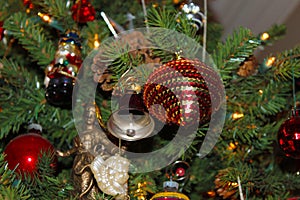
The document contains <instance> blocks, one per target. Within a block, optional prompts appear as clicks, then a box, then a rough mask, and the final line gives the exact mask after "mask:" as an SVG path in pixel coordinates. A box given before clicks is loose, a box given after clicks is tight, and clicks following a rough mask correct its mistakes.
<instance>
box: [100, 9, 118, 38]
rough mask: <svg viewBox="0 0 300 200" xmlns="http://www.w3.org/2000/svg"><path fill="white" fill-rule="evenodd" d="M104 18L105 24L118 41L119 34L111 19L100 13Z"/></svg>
mask: <svg viewBox="0 0 300 200" xmlns="http://www.w3.org/2000/svg"><path fill="white" fill-rule="evenodd" d="M100 14H101V16H102V18H103V19H104V21H105V23H106V24H107V26H108V28H109V30H110V32H111V33H112V34H113V35H114V37H115V38H116V39H117V38H118V34H117V32H116V31H115V29H114V27H113V25H112V24H111V23H110V21H109V19H108V18H107V16H106V14H105V13H104V12H101V13H100Z"/></svg>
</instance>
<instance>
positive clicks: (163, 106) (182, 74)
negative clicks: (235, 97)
mask: <svg viewBox="0 0 300 200" xmlns="http://www.w3.org/2000/svg"><path fill="white" fill-rule="evenodd" d="M220 86H222V82H221V79H220V78H219V76H218V74H217V72H216V71H215V70H214V68H212V67H209V66H207V65H206V64H205V63H203V62H201V61H199V60H197V59H194V60H190V59H185V58H180V59H177V60H172V61H170V62H167V63H166V64H164V65H162V66H160V67H158V68H157V69H155V70H154V71H153V72H152V73H151V74H150V76H149V78H148V79H147V82H146V84H145V85H144V91H143V100H144V103H145V105H146V107H147V109H148V110H149V112H150V114H151V115H153V116H155V117H156V118H157V119H159V120H160V121H162V122H166V123H171V124H176V125H180V126H188V125H193V124H196V123H200V124H203V123H206V122H208V121H209V120H210V117H211V113H212V101H215V102H216V101H217V104H218V105H220V99H221V98H220V97H221V96H220V94H221V92H219V91H221V90H222V88H221V87H220Z"/></svg>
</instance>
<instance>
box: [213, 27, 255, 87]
mask: <svg viewBox="0 0 300 200" xmlns="http://www.w3.org/2000/svg"><path fill="white" fill-rule="evenodd" d="M259 45H260V40H259V39H257V38H255V37H254V36H253V35H252V33H251V32H250V30H248V29H245V28H240V29H239V30H238V31H235V32H234V33H233V35H232V36H231V37H228V38H227V40H226V42H225V44H221V43H220V44H219V45H218V47H217V51H215V52H214V54H213V60H214V61H215V63H216V65H217V67H218V68H219V69H220V74H221V76H222V79H223V81H226V80H228V79H231V78H232V74H233V73H234V72H235V71H237V69H238V67H239V65H240V64H241V63H242V62H243V61H244V60H245V59H246V58H247V57H249V56H251V55H253V51H254V49H255V48H257V47H258V46H259Z"/></svg>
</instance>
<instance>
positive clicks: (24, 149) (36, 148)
mask: <svg viewBox="0 0 300 200" xmlns="http://www.w3.org/2000/svg"><path fill="white" fill-rule="evenodd" d="M43 152H45V153H51V154H54V152H55V149H54V147H53V145H52V144H51V143H50V142H49V141H48V140H47V139H45V138H43V137H42V136H41V135H39V134H37V133H27V134H23V135H20V136H17V137H16V138H14V139H12V140H11V141H10V142H9V143H8V145H7V146H6V147H5V150H4V153H5V154H6V156H5V160H6V161H7V162H8V168H9V169H11V170H13V169H15V167H17V168H16V172H17V173H18V174H20V175H24V174H30V175H33V174H34V173H36V172H37V162H38V160H39V157H41V156H42V153H43ZM56 166H57V158H56V157H54V158H53V162H52V163H51V167H53V168H54V169H55V167H56Z"/></svg>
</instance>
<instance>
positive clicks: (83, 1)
mask: <svg viewBox="0 0 300 200" xmlns="http://www.w3.org/2000/svg"><path fill="white" fill-rule="evenodd" d="M71 10H72V18H73V20H74V21H75V22H78V23H86V22H88V21H94V20H95V15H96V11H95V9H94V7H93V6H92V4H91V3H90V2H89V1H88V0H78V1H77V2H76V3H75V4H74V5H73V6H72V9H71Z"/></svg>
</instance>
